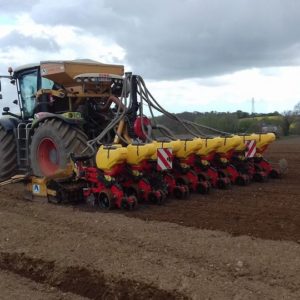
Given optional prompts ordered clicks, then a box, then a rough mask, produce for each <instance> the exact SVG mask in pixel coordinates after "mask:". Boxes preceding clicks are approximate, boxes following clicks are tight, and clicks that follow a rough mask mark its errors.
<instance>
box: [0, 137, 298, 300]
mask: <svg viewBox="0 0 300 300" xmlns="http://www.w3.org/2000/svg"><path fill="white" fill-rule="evenodd" d="M268 156H269V158H270V159H271V160H272V161H278V159H279V158H282V157H286V158H287V159H288V161H289V173H288V174H287V175H286V176H285V177H284V178H283V179H280V180H276V181H269V182H267V183H263V184H252V185H251V186H248V187H244V188H240V187H233V188H232V190H229V191H213V192H212V194H211V195H209V196H197V195H194V196H192V198H191V199H190V200H185V201H179V200H172V201H171V200H170V201H169V202H168V203H167V204H166V205H164V206H161V207H155V206H141V207H140V208H139V210H138V211H136V212H128V213H126V214H125V213H124V212H118V211H115V212H112V213H104V212H101V211H83V210H82V208H79V207H71V206H55V205H50V204H48V203H41V202H27V201H24V200H23V199H22V198H23V197H22V194H23V187H22V185H20V184H15V185H11V186H6V187H2V188H1V195H0V282H1V283H0V291H1V294H0V299H83V297H86V298H89V299H184V298H192V299H300V273H299V270H300V260H299V257H300V245H299V243H300V187H299V174H300V171H299V167H300V139H292V138H291V139H288V140H281V141H278V142H276V143H275V144H274V145H273V146H272V148H271V149H270V151H269V154H268ZM128 217H130V218H128ZM163 221H167V222H163ZM174 223H177V224H174ZM207 229H209V230H207ZM22 295H29V296H27V298H26V297H25V296H24V297H22Z"/></svg>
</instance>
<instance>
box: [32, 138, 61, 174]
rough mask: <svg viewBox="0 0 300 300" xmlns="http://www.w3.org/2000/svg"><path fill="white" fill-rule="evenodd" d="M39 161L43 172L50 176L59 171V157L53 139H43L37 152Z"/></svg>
mask: <svg viewBox="0 0 300 300" xmlns="http://www.w3.org/2000/svg"><path fill="white" fill-rule="evenodd" d="M37 160H38V163H39V167H40V170H41V172H42V173H43V174H44V175H46V176H48V175H52V174H53V173H55V172H56V171H57V170H58V169H59V155H58V149H57V146H56V144H55V142H54V141H53V140H52V139H51V138H45V139H43V140H42V141H41V142H40V144H39V146H38V150H37Z"/></svg>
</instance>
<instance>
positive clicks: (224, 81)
mask: <svg viewBox="0 0 300 300" xmlns="http://www.w3.org/2000/svg"><path fill="white" fill-rule="evenodd" d="M138 21H139V19H134V18H133V19H132V22H133V23H136V26H138ZM14 31H15V32H17V33H19V34H21V35H22V36H24V37H27V38H28V41H31V43H30V44H28V45H27V46H26V47H20V46H18V41H16V43H15V45H10V46H9V49H7V45H3V44H1V38H2V39H3V40H4V38H5V37H7V36H9V34H12V33H13V32H14ZM93 32H94V33H92V32H90V31H88V29H83V28H79V27H76V26H71V25H61V24H60V23H58V24H56V25H45V24H41V23H37V22H36V21H33V19H32V18H31V16H30V15H29V13H21V14H18V15H15V16H14V18H13V22H7V23H5V22H0V73H1V74H3V73H5V72H6V67H7V66H13V67H16V66H18V65H22V64H26V63H30V62H36V61H40V60H52V59H53V60H56V59H59V60H62V59H76V58H90V59H94V60H98V61H101V62H106V63H123V64H125V67H126V70H127V71H129V70H131V69H132V68H131V66H130V65H129V64H128V62H127V61H126V55H127V53H126V50H125V49H123V48H122V47H121V46H120V45H119V44H117V43H116V42H115V41H114V40H113V39H111V38H110V37H109V36H105V35H103V32H102V33H101V34H98V35H96V34H95V30H94V31H93ZM199 34H200V33H199ZM41 38H46V39H48V40H49V41H53V42H55V43H56V44H57V45H58V48H57V50H55V51H42V50H41V49H39V48H37V47H35V45H34V39H41ZM131 38H132V37H130V39H131ZM136 43H137V44H139V45H140V44H141V43H143V41H140V40H137V41H136ZM185 55H186V54H185V53H184V52H182V53H181V56H185ZM143 59H144V60H145V61H147V56H144V58H143ZM199 59H200V58H199ZM149 62H150V63H149V68H155V66H154V65H151V61H150V60H149ZM174 64H176V61H175V62H174ZM177 71H178V72H181V69H180V68H179V69H178V70H177ZM134 72H135V73H137V74H139V73H140V72H141V70H139V68H138V66H136V65H135V68H134ZM178 77H180V76H178ZM146 79H147V78H146ZM299 79H300V67H270V68H266V67H265V68H252V69H246V70H243V71H238V72H235V73H231V74H227V75H222V76H212V77H207V78H198V77H193V78H191V79H181V80H161V81H155V80H151V81H148V82H147V80H146V83H147V85H148V87H149V89H150V91H151V93H152V94H153V95H154V96H155V97H156V99H157V100H158V101H160V103H161V104H162V105H163V106H165V107H166V108H167V109H168V110H170V111H171V112H180V111H184V110H186V111H209V110H217V111H227V110H228V111H235V110H238V109H241V110H246V111H250V109H251V98H252V97H254V99H255V106H256V111H257V112H268V111H275V110H278V111H284V110H288V109H292V108H293V107H294V105H295V104H296V103H297V102H299V101H300V85H299ZM3 96H4V98H5V99H8V100H13V99H14V98H15V97H16V95H15V94H13V92H12V90H11V89H9V88H7V85H5V84H3ZM7 104H10V101H9V102H5V101H4V102H2V103H1V106H5V105H7Z"/></svg>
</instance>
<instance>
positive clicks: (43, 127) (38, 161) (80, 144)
mask: <svg viewBox="0 0 300 300" xmlns="http://www.w3.org/2000/svg"><path fill="white" fill-rule="evenodd" d="M87 140H88V138H87V136H86V134H85V133H84V132H83V131H81V130H80V129H79V128H76V127H74V126H72V125H70V124H67V123H65V122H63V121H61V120H57V119H48V120H46V121H44V122H42V123H40V124H39V126H38V127H37V128H36V129H35V132H34V134H33V136H32V139H31V145H30V163H31V169H32V172H33V174H34V175H36V176H49V175H52V174H53V173H55V171H57V170H58V169H64V168H65V167H66V166H67V164H68V163H69V161H70V153H74V154H80V153H81V151H82V150H84V149H85V148H86V142H87ZM45 141H48V143H49V144H50V148H51V147H53V149H54V150H53V151H54V158H53V155H52V154H53V153H52V152H53V151H52V152H51V153H50V150H49V153H44V152H42V151H41V149H42V148H45V149H46V148H47V145H44V143H45ZM41 153H42V155H41ZM51 155H52V157H50V156H51ZM47 160H48V165H49V168H48V167H47V166H46V167H45V161H47ZM51 164H52V165H51ZM55 169H56V170H55Z"/></svg>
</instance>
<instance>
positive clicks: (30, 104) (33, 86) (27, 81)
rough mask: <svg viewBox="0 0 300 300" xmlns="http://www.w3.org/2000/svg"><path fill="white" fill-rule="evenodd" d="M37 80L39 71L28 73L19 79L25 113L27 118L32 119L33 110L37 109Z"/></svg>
mask: <svg viewBox="0 0 300 300" xmlns="http://www.w3.org/2000/svg"><path fill="white" fill-rule="evenodd" d="M37 79H38V70H37V69H34V70H32V71H30V72H26V73H24V74H22V76H21V77H20V78H19V83H20V90H21V97H22V106H23V113H24V117H25V118H30V117H32V115H33V110H34V107H35V94H36V92H37V81H38V80H37Z"/></svg>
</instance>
